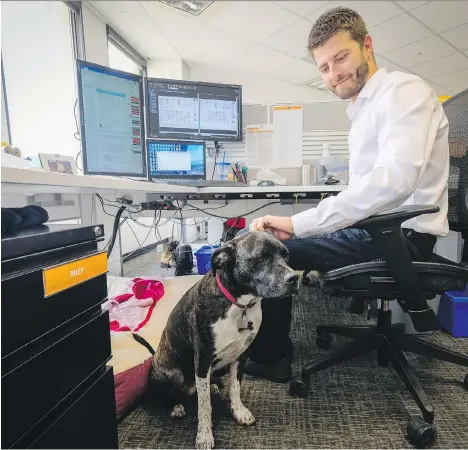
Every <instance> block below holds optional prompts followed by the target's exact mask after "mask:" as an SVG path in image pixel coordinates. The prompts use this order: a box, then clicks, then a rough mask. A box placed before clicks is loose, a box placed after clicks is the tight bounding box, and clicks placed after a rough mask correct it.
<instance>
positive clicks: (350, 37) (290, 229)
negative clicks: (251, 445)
mask: <svg viewBox="0 0 468 450" xmlns="http://www.w3.org/2000/svg"><path fill="white" fill-rule="evenodd" d="M308 49H309V51H310V54H311V56H312V57H313V58H314V60H315V62H316V63H317V66H318V68H319V70H320V73H321V76H322V79H323V80H324V82H326V83H327V86H328V88H329V89H330V90H331V91H333V92H334V93H335V94H336V95H337V96H338V97H339V98H340V99H343V100H350V105H349V107H348V110H347V114H348V116H349V118H350V120H351V121H352V125H351V130H350V133H349V138H348V144H349V153H350V162H349V184H348V187H347V189H345V190H344V191H342V192H341V193H340V194H339V195H337V196H334V197H329V198H326V199H325V200H323V201H322V202H320V204H319V205H318V206H317V208H313V209H309V210H307V211H304V212H301V213H299V214H296V215H294V216H292V217H276V216H265V217H260V218H257V219H255V220H254V221H253V222H252V224H251V225H250V229H251V230H269V231H271V232H272V233H273V234H274V235H275V236H277V237H278V238H279V239H281V240H282V241H284V244H285V245H286V246H287V247H288V249H289V251H290V264H291V266H292V267H293V268H294V269H296V270H305V269H314V270H317V271H327V270H331V269H335V268H338V267H343V266H347V265H350V264H357V263H361V262H366V261H370V260H373V259H377V258H379V257H381V255H379V253H378V250H377V249H376V248H375V247H374V245H373V242H372V238H371V237H370V235H369V234H368V233H367V232H366V231H363V230H358V229H353V228H352V225H353V224H354V223H356V222H358V221H360V220H362V219H364V218H366V217H368V216H371V215H373V214H376V213H380V212H384V211H386V210H390V209H392V208H395V207H398V206H400V205H403V204H404V205H411V204H425V205H429V204H435V205H438V206H439V207H440V212H439V213H436V214H430V215H423V216H420V217H417V218H415V219H412V220H411V221H408V222H405V223H404V224H403V232H404V235H405V236H406V239H407V240H408V241H409V242H410V243H411V244H413V245H412V248H413V250H414V249H415V250H416V251H417V252H419V254H420V255H421V256H422V258H428V257H429V255H430V254H431V253H432V250H433V247H434V245H435V242H436V239H437V236H444V235H446V234H447V233H448V222H447V208H448V186H447V185H448V173H449V152H448V122H447V119H446V117H445V114H444V111H443V109H442V106H441V104H440V102H439V100H438V98H437V97H436V96H435V95H434V93H433V92H432V90H431V89H430V88H429V87H428V86H427V85H426V84H425V83H424V81H423V80H421V79H420V78H419V77H417V76H415V75H410V74H406V73H402V72H392V73H387V71H386V70H385V69H379V70H378V69H377V66H376V62H375V59H374V54H373V43H372V38H371V36H369V34H368V33H367V29H366V26H365V24H364V22H363V20H362V18H361V17H360V16H359V15H358V14H357V13H356V12H355V11H353V10H351V9H348V8H344V7H338V8H335V9H332V10H330V11H327V12H325V13H324V14H323V15H322V16H320V17H319V18H318V20H317V22H316V23H315V24H314V25H313V27H312V30H311V32H310V35H309V41H308ZM348 227H351V228H348ZM291 306H292V299H291V298H288V299H284V300H282V301H281V302H278V301H277V300H276V301H275V302H264V306H263V307H262V308H263V322H262V326H261V329H260V331H259V334H258V336H257V338H256V340H255V342H254V343H253V345H252V347H251V356H250V360H249V361H248V363H247V365H246V372H247V373H250V374H252V375H257V376H260V377H264V378H268V379H271V380H273V381H287V380H288V379H289V378H290V376H291V354H292V349H291V342H290V339H289V329H290V322H291Z"/></svg>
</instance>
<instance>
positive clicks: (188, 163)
mask: <svg viewBox="0 0 468 450" xmlns="http://www.w3.org/2000/svg"><path fill="white" fill-rule="evenodd" d="M146 153H147V158H148V175H149V178H150V179H151V178H174V179H198V180H200V179H202V180H204V179H205V175H206V157H205V143H204V142H190V141H161V140H154V139H147V141H146Z"/></svg>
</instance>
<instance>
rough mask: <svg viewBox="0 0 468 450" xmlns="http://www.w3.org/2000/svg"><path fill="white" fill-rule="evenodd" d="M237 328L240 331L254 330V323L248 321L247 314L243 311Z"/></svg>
mask: <svg viewBox="0 0 468 450" xmlns="http://www.w3.org/2000/svg"><path fill="white" fill-rule="evenodd" d="M237 328H238V330H239V331H244V330H250V331H251V330H253V322H252V321H251V320H248V319H247V313H246V312H245V310H244V311H242V315H241V316H240V317H239V318H238V319H237Z"/></svg>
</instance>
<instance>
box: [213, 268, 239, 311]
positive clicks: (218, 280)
mask: <svg viewBox="0 0 468 450" xmlns="http://www.w3.org/2000/svg"><path fill="white" fill-rule="evenodd" d="M216 283H218V287H219V289H221V292H222V293H223V295H224V296H225V297H226V298H227V299H228V300H229V301H230V302H231V303H232V304H234V305H236V306H239V307H240V305H239V304H238V303H237V298H235V297H234V296H233V295H232V294H231V293H230V292H229V291H228V290H227V289H226V288H225V287H224V285H223V283H221V279H220V278H219V275H218V274H216Z"/></svg>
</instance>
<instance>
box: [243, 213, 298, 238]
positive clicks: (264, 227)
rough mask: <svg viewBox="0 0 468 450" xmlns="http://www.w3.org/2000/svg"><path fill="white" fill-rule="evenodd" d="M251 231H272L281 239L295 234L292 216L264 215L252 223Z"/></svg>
mask: <svg viewBox="0 0 468 450" xmlns="http://www.w3.org/2000/svg"><path fill="white" fill-rule="evenodd" d="M249 228H250V231H270V232H271V233H272V234H273V235H274V236H276V237H277V238H278V239H279V240H280V241H285V240H287V239H290V238H291V237H292V236H293V234H294V228H293V223H292V220H291V218H290V217H278V216H264V217H260V218H258V219H254V221H253V222H252V223H251V224H250V227H249Z"/></svg>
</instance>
